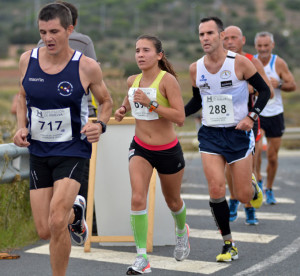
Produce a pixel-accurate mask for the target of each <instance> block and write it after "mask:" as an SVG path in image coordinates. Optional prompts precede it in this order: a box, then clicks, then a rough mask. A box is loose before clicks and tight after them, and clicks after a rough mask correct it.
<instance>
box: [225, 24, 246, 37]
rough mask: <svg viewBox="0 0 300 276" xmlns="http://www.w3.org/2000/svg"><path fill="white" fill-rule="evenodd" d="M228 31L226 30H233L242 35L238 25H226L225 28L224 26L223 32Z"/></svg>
mask: <svg viewBox="0 0 300 276" xmlns="http://www.w3.org/2000/svg"><path fill="white" fill-rule="evenodd" d="M226 31H228V32H233V33H235V34H236V35H240V36H243V32H242V30H241V29H240V28H239V27H238V26H233V25H231V26H228V27H227V28H225V32H226Z"/></svg>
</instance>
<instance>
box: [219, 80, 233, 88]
mask: <svg viewBox="0 0 300 276" xmlns="http://www.w3.org/2000/svg"><path fill="white" fill-rule="evenodd" d="M228 86H232V81H231V80H230V81H221V87H228Z"/></svg>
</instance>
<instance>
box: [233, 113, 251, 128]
mask: <svg viewBox="0 0 300 276" xmlns="http://www.w3.org/2000/svg"><path fill="white" fill-rule="evenodd" d="M253 125H254V121H253V120H252V119H250V118H249V117H248V116H246V117H245V118H244V119H242V120H241V121H239V123H238V124H237V125H236V127H235V129H239V130H245V131H250V130H251V129H252V128H253Z"/></svg>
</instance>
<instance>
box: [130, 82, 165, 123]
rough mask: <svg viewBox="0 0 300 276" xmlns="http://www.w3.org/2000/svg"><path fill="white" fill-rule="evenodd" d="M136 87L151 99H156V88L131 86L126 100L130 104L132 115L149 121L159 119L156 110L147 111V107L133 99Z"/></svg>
mask: <svg viewBox="0 0 300 276" xmlns="http://www.w3.org/2000/svg"><path fill="white" fill-rule="evenodd" d="M138 89H140V90H142V91H143V92H144V93H145V94H146V95H147V97H148V98H149V99H150V100H151V101H156V88H144V87H142V88H138V87H131V88H130V89H129V91H128V100H129V103H130V106H131V114H132V116H133V117H134V118H136V119H138V120H148V121H149V120H157V119H159V116H158V114H157V113H156V112H149V109H148V107H146V106H143V105H142V104H140V103H137V102H134V101H133V97H134V93H135V91H136V90H138Z"/></svg>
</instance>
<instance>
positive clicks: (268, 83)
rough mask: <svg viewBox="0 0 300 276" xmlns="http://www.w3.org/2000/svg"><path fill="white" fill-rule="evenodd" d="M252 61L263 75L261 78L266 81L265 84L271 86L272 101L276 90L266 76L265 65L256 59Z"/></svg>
mask: <svg viewBox="0 0 300 276" xmlns="http://www.w3.org/2000/svg"><path fill="white" fill-rule="evenodd" d="M251 61H252V63H253V64H254V66H255V68H256V70H257V72H258V73H259V74H260V75H261V77H262V78H263V79H264V81H265V83H266V84H267V85H268V86H269V88H270V92H271V95H270V99H272V98H273V97H274V88H273V86H272V84H271V81H270V80H269V78H268V77H267V75H266V72H265V69H264V66H263V64H262V63H261V61H260V60H259V59H257V58H255V57H253V58H252V60H251Z"/></svg>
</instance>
